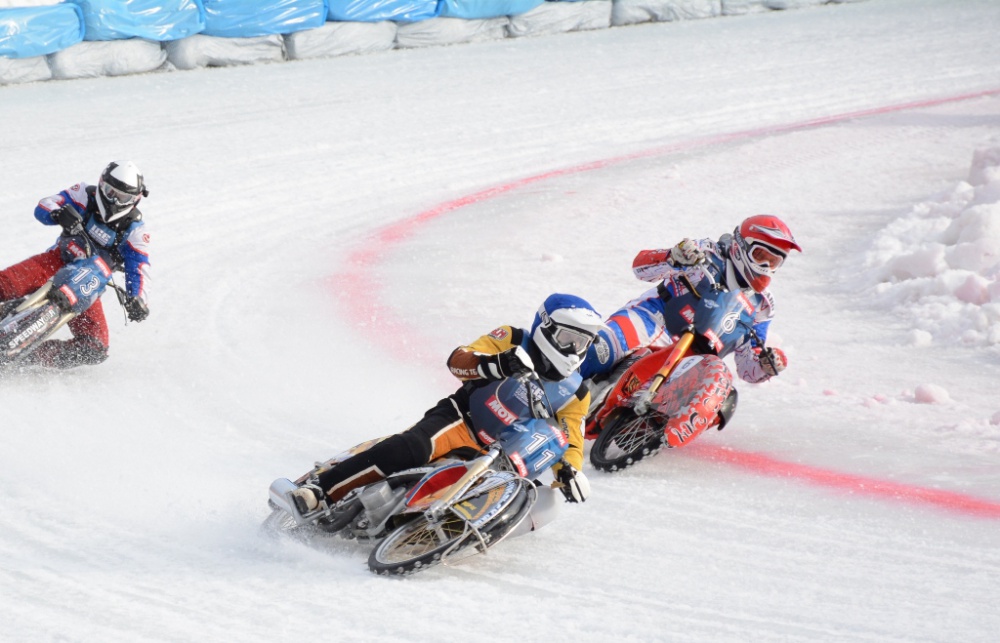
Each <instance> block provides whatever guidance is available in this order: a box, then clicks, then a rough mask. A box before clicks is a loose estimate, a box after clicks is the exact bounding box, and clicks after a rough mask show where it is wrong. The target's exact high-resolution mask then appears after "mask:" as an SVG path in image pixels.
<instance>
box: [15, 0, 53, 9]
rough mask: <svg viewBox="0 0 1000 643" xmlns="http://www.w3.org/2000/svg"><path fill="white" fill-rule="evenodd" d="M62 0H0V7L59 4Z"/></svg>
mask: <svg viewBox="0 0 1000 643" xmlns="http://www.w3.org/2000/svg"><path fill="white" fill-rule="evenodd" d="M60 2H62V0H0V9H12V8H14V7H16V8H18V9H20V8H22V7H48V6H50V5H54V4H59V3H60Z"/></svg>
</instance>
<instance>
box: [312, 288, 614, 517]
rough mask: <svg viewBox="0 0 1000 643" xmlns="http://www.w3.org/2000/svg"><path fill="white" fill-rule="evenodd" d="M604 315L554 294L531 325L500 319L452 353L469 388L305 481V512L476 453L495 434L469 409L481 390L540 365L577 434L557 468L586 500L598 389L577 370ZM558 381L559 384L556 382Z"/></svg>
mask: <svg viewBox="0 0 1000 643" xmlns="http://www.w3.org/2000/svg"><path fill="white" fill-rule="evenodd" d="M602 328H604V325H603V323H602V322H601V316H600V315H599V314H598V313H597V312H596V311H595V310H594V309H593V307H592V306H591V305H590V304H589V303H587V302H586V301H584V300H583V299H581V298H579V297H576V296H573V295H562V294H554V295H550V296H549V297H548V298H547V299H546V300H545V302H544V303H543V304H542V306H541V307H540V308H539V309H538V313H537V314H536V315H535V319H534V323H533V324H532V326H531V329H530V330H523V329H521V328H515V327H513V326H500V327H499V328H496V329H495V330H493V331H492V332H491V333H489V334H487V335H483V336H482V337H480V338H479V339H477V340H476V341H474V342H472V343H471V344H468V345H466V346H459V347H458V348H456V349H455V350H454V351H453V352H452V354H451V355H450V356H449V357H448V368H449V369H450V370H451V373H452V375H454V376H455V377H457V378H458V379H460V380H461V381H462V387H461V388H459V389H458V390H457V391H456V392H455V393H453V394H452V395H449V396H448V397H446V398H444V399H443V400H441V401H440V402H438V403H437V405H435V406H434V407H433V408H431V409H429V410H428V411H427V412H426V414H424V417H423V419H421V420H420V421H419V422H417V423H416V424H414V425H413V426H411V427H410V428H409V429H407V430H405V431H403V432H402V433H397V434H395V435H393V436H390V437H389V438H387V439H385V440H383V441H381V442H378V443H377V444H375V445H374V446H372V447H370V448H368V449H367V450H366V451H363V452H361V453H359V454H357V455H355V456H353V457H351V458H349V459H347V460H345V461H343V462H341V463H340V464H337V465H336V466H334V467H332V468H330V469H327V470H325V471H320V473H319V480H318V484H312V483H309V484H305V485H303V486H302V487H301V488H299V489H297V490H296V491H294V492H293V493H292V496H293V498H294V499H295V503H296V508H297V509H298V511H299V512H300V513H306V512H308V511H312V510H314V509H316V508H317V507H318V506H319V501H320V500H321V499H322V498H323V497H324V496H325V497H326V498H327V500H329V501H336V500H339V499H341V498H343V497H344V496H345V495H347V493H348V492H349V491H351V490H352V489H355V488H357V487H360V486H363V485H367V484H371V483H373V482H376V481H378V480H381V479H383V478H385V477H386V476H388V475H390V474H392V473H395V472H397V471H402V470H404V469H409V468H412V467H419V466H422V465H425V464H427V463H428V462H431V461H432V460H435V459H437V458H440V457H442V456H445V455H447V454H449V453H451V454H462V455H465V456H470V457H475V456H477V455H479V454H481V453H484V452H485V449H484V444H486V443H487V442H488V441H489V440H488V438H487V440H482V439H480V438H478V437H477V428H476V427H475V426H474V425H473V424H472V418H471V416H470V413H469V397H470V395H471V393H472V391H474V390H475V389H477V388H479V387H481V386H484V385H486V384H488V383H489V382H495V381H497V380H501V379H504V378H507V377H513V376H516V375H519V374H523V373H525V372H528V371H534V372H535V373H537V374H538V376H539V377H540V378H541V379H542V382H543V385H544V386H545V390H546V392H547V394H548V397H549V401H550V402H551V404H552V408H553V409H554V411H555V419H556V421H557V422H558V423H559V425H560V426H561V427H562V430H563V431H564V432H565V434H566V437H567V438H568V441H569V448H568V449H567V451H566V453H565V454H564V456H563V459H564V460H565V461H566V462H567V464H568V466H565V467H564V466H562V465H561V464H558V465H556V466H555V467H553V474H554V475H555V478H556V485H555V486H558V487H559V488H560V489H561V490H562V492H563V494H564V495H565V496H566V499H567V500H568V501H570V502H582V501H583V500H585V499H586V497H587V495H588V494H589V493H590V484H589V482H588V481H587V479H586V477H585V476H584V474H583V473H582V472H581V469H582V468H583V421H584V416H585V415H586V414H587V408H588V406H589V404H590V393H589V391H588V389H587V387H586V385H584V384H583V380H582V379H581V377H580V374H579V373H578V372H577V369H578V368H579V366H580V362H581V360H582V358H583V356H584V355H585V354H586V352H587V349H588V348H589V347H590V344H591V342H592V341H593V340H594V337H595V336H596V334H597V332H598V331H599V330H601V329H602ZM555 384H558V385H555Z"/></svg>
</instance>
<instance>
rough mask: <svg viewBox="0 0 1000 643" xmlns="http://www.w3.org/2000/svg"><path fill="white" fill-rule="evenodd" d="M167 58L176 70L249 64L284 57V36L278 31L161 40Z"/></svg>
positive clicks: (198, 35) (280, 59) (202, 35)
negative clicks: (272, 32) (249, 35)
mask: <svg viewBox="0 0 1000 643" xmlns="http://www.w3.org/2000/svg"><path fill="white" fill-rule="evenodd" d="M164 48H165V49H166V51H167V60H168V61H170V63H171V64H172V65H174V66H175V67H176V68H177V69H195V68H197V67H226V66H229V65H253V64H255V63H261V62H282V61H284V60H285V39H284V38H282V37H281V36H280V35H279V34H274V35H270V36H255V37H253V38H222V37H219V36H206V35H204V34H195V35H193V36H189V37H187V38H182V39H180V40H174V41H172V42H168V43H164Z"/></svg>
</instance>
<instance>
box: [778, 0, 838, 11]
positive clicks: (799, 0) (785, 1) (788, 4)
mask: <svg viewBox="0 0 1000 643" xmlns="http://www.w3.org/2000/svg"><path fill="white" fill-rule="evenodd" d="M827 3H829V0H762V4H763V5H764V6H765V7H767V8H768V9H773V10H775V11H783V10H785V9H802V8H803V7H815V6H816V5H820V4H827Z"/></svg>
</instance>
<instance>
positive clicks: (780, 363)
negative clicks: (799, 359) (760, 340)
mask: <svg viewBox="0 0 1000 643" xmlns="http://www.w3.org/2000/svg"><path fill="white" fill-rule="evenodd" d="M757 361H759V362H760V367H761V368H762V369H763V370H764V372H765V373H767V375H768V377H774V376H775V375H777V374H778V373H780V372H781V371H783V370H785V367H786V366H788V358H787V357H785V352H784V351H783V350H781V349H780V348H765V349H764V350H762V351H761V352H760V354H759V355H758V356H757Z"/></svg>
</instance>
